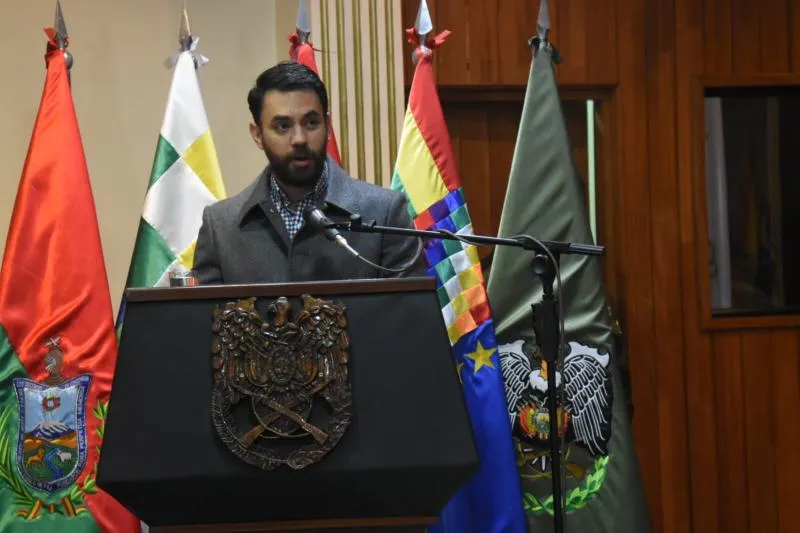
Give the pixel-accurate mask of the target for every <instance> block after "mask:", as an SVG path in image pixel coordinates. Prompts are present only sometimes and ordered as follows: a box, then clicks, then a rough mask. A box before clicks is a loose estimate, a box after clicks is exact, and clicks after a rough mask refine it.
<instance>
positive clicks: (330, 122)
mask: <svg viewBox="0 0 800 533" xmlns="http://www.w3.org/2000/svg"><path fill="white" fill-rule="evenodd" d="M325 126H327V128H328V139H330V138H331V131H332V130H333V119H332V118H331V112H330V111H328V112H327V113H325Z"/></svg>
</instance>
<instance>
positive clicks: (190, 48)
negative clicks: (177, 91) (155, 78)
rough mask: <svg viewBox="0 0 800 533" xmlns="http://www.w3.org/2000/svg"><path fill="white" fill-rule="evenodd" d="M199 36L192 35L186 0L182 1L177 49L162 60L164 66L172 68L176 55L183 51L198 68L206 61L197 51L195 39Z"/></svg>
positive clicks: (197, 39)
mask: <svg viewBox="0 0 800 533" xmlns="http://www.w3.org/2000/svg"><path fill="white" fill-rule="evenodd" d="M199 40H200V38H199V37H195V36H194V35H192V27H191V25H190V24H189V13H188V12H187V10H186V0H184V1H183V9H182V10H181V26H180V28H179V29H178V44H179V45H180V47H179V48H178V50H177V51H176V52H175V53H174V54H172V55H171V56H170V57H168V58H167V59H166V60H164V66H165V67H167V68H173V67H174V66H175V64H176V63H177V62H178V57H180V55H181V54H182V53H184V52H189V53H190V54H191V55H192V58H193V59H194V66H195V68H200V67H202V66H203V65H205V64H206V63H208V58H207V57H205V56H203V55H201V54H198V53H197V41H199Z"/></svg>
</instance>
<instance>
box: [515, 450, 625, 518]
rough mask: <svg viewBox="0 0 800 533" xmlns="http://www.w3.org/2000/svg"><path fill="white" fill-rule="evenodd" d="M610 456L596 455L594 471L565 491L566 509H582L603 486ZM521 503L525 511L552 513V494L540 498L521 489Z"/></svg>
mask: <svg viewBox="0 0 800 533" xmlns="http://www.w3.org/2000/svg"><path fill="white" fill-rule="evenodd" d="M609 459H610V456H607V455H606V456H603V457H598V458H597V460H595V462H594V469H593V470H594V471H593V472H592V473H591V474H589V475H588V476H586V477H585V478H584V479H583V481H582V482H581V483H580V485H578V486H577V487H575V488H573V489H571V490H569V491H567V503H566V511H567V512H568V513H569V512H572V511H577V510H578V509H582V508H583V507H585V506H586V504H587V503H589V501H590V500H591V499H592V498H593V497H594V495H595V494H597V493H598V492H599V491H600V489H601V488H602V487H603V481H604V480H605V477H606V472H607V469H608V461H609ZM522 499H523V505H524V508H525V512H526V513H531V514H537V515H538V514H544V513H547V514H549V515H552V514H553V496H552V494H551V495H550V496H548V497H547V498H546V499H545V500H540V499H538V498H537V497H536V496H534V495H533V494H532V493H530V492H528V491H523V494H522Z"/></svg>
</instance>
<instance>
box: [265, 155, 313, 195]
mask: <svg viewBox="0 0 800 533" xmlns="http://www.w3.org/2000/svg"><path fill="white" fill-rule="evenodd" d="M264 152H265V153H266V154H267V159H268V160H269V164H270V168H271V170H272V172H274V173H275V177H276V178H277V179H278V181H279V182H281V184H283V185H286V186H289V187H300V188H302V187H313V186H314V185H315V184H316V183H317V181H318V180H319V178H320V176H321V175H322V171H323V169H324V168H325V160H326V159H327V157H328V154H327V152H326V151H325V148H324V147H323V149H322V150H321V151H319V152H315V151H314V150H312V149H310V148H308V147H306V148H301V149H298V150H295V151H294V152H293V153H292V155H290V156H288V157H283V158H281V157H278V156H277V155H275V154H274V153H272V152H271V151H270V150H268V149H266V148H265V149H264ZM298 158H300V159H307V160H308V161H309V164H308V165H307V166H305V167H293V166H292V161H294V160H295V159H298Z"/></svg>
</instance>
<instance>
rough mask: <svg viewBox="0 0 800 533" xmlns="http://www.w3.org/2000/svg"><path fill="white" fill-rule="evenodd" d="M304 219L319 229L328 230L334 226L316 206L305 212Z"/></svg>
mask: <svg viewBox="0 0 800 533" xmlns="http://www.w3.org/2000/svg"><path fill="white" fill-rule="evenodd" d="M303 219H304V220H305V221H306V222H307V223H308V224H310V225H312V226H314V227H315V228H317V229H326V228H329V227H331V225H333V222H332V221H331V219H329V218H328V217H327V216H325V213H323V212H322V209H320V208H319V207H317V206H315V205H312V206H310V207H309V208H308V209H306V210H305V211H303Z"/></svg>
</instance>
